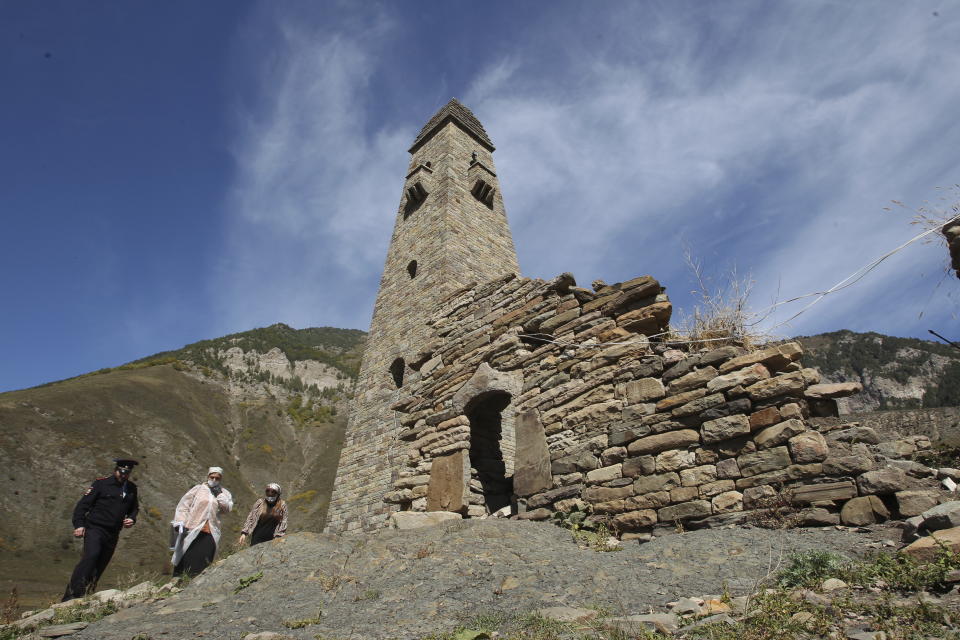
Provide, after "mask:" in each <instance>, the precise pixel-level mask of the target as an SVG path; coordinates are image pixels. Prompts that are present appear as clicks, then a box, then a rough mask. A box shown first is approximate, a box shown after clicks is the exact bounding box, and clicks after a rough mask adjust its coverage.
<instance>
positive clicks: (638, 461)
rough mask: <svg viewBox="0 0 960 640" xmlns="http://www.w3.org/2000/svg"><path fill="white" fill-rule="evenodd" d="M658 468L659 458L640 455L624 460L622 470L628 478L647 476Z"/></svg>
mask: <svg viewBox="0 0 960 640" xmlns="http://www.w3.org/2000/svg"><path fill="white" fill-rule="evenodd" d="M656 470H657V459H656V457H654V456H639V457H636V458H627V459H626V460H624V461H623V464H622V467H621V472H622V473H623V475H624V476H625V477H627V478H636V477H637V476H647V475H650V474H651V473H653V472H654V471H656Z"/></svg>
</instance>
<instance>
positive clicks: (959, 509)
mask: <svg viewBox="0 0 960 640" xmlns="http://www.w3.org/2000/svg"><path fill="white" fill-rule="evenodd" d="M921 515H922V516H923V526H922V528H924V529H926V530H927V531H937V530H939V529H952V528H954V527H960V500H953V501H951V502H944V503H943V504H941V505H937V506H935V507H933V508H932V509H927V510H926V511H924V512H923V513H922V514H921Z"/></svg>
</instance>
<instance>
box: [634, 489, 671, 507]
mask: <svg viewBox="0 0 960 640" xmlns="http://www.w3.org/2000/svg"><path fill="white" fill-rule="evenodd" d="M671 491H672V489H671ZM627 503H628V504H630V505H632V508H633V509H659V508H660V507H665V506H667V505H668V504H670V491H653V492H651V493H645V494H643V495H642V496H633V497H632V498H627Z"/></svg>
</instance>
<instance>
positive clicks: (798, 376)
mask: <svg viewBox="0 0 960 640" xmlns="http://www.w3.org/2000/svg"><path fill="white" fill-rule="evenodd" d="M806 386H807V383H806V381H805V380H804V378H803V372H801V371H797V372H794V373H787V374H784V375H780V376H777V377H775V378H770V379H769V380H761V381H760V382H757V383H755V384H752V385H750V386H748V387H746V391H747V393H748V394H749V395H750V399H751V400H753V401H754V402H756V401H758V400H767V399H769V398H776V397H778V396H786V395H790V396H799V395H801V394H802V393H803V390H804V389H805V388H806Z"/></svg>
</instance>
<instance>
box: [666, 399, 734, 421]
mask: <svg viewBox="0 0 960 640" xmlns="http://www.w3.org/2000/svg"><path fill="white" fill-rule="evenodd" d="M725 402H726V398H725V397H724V395H723V394H722V393H715V394H713V395H709V396H704V397H702V398H697V399H696V400H691V401H690V402H688V403H686V404H683V405H680V406H679V407H676V408H674V409H673V410H672V411H671V412H670V415H672V416H673V417H675V418H682V417H684V416H692V415H696V414H698V413H701V412H703V411H708V410H710V409H712V408H714V407H718V406H720V405H722V404H724V403H725Z"/></svg>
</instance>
